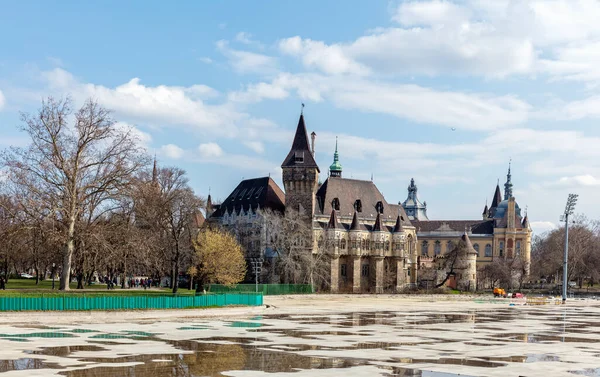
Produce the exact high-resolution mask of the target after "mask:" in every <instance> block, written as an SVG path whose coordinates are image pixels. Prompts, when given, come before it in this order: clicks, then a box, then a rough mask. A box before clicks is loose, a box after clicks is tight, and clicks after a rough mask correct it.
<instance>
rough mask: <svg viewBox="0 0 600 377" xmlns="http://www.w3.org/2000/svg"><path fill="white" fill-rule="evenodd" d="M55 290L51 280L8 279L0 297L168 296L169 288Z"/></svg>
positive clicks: (99, 286)
mask: <svg viewBox="0 0 600 377" xmlns="http://www.w3.org/2000/svg"><path fill="white" fill-rule="evenodd" d="M54 284H55V289H54V290H52V280H40V282H39V284H38V285H36V284H35V279H10V280H9V281H8V283H7V284H6V290H4V291H3V290H0V297H19V296H20V297H36V296H41V295H44V296H62V295H65V294H67V295H86V296H163V295H166V296H170V295H171V290H170V289H169V288H152V289H146V290H145V289H141V288H135V289H129V288H126V289H121V288H119V287H116V288H115V289H111V290H110V291H109V290H108V289H106V284H94V285H91V286H89V287H85V289H76V288H77V283H71V284H70V288H71V290H70V291H67V292H63V291H59V290H58V286H59V282H58V280H56V281H55V282H54ZM194 293H195V292H194V290H189V289H182V288H179V290H178V291H177V294H178V295H180V296H183V295H193V294H194Z"/></svg>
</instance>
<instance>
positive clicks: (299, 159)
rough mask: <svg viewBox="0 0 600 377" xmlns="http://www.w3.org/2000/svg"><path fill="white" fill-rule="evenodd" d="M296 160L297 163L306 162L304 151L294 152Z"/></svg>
mask: <svg viewBox="0 0 600 377" xmlns="http://www.w3.org/2000/svg"><path fill="white" fill-rule="evenodd" d="M294 162H295V163H296V164H303V163H304V152H294Z"/></svg>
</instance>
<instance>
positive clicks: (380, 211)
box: [375, 201, 383, 214]
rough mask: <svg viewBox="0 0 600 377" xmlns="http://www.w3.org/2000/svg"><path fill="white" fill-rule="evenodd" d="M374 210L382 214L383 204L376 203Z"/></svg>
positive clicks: (380, 202)
mask: <svg viewBox="0 0 600 377" xmlns="http://www.w3.org/2000/svg"><path fill="white" fill-rule="evenodd" d="M375 209H376V210H377V213H381V214H383V202H382V201H378V202H377V204H375Z"/></svg>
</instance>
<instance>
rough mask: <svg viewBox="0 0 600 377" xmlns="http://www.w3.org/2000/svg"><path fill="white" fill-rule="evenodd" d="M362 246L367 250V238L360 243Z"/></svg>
mask: <svg viewBox="0 0 600 377" xmlns="http://www.w3.org/2000/svg"><path fill="white" fill-rule="evenodd" d="M360 248H361V249H363V250H365V249H366V248H367V241H366V240H364V239H363V240H362V242H361V243H360Z"/></svg>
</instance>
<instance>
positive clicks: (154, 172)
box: [152, 153, 158, 183]
mask: <svg viewBox="0 0 600 377" xmlns="http://www.w3.org/2000/svg"><path fill="white" fill-rule="evenodd" d="M157 179H158V168H157V166H156V153H155V154H154V165H153V166H152V183H156V181H157Z"/></svg>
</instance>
